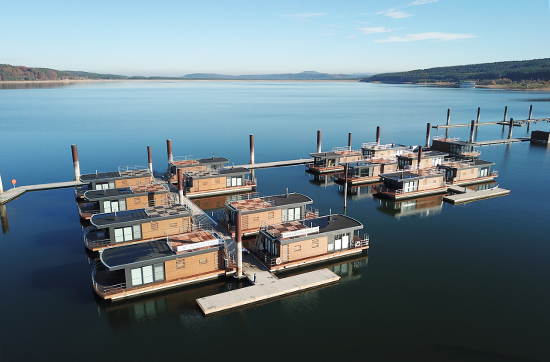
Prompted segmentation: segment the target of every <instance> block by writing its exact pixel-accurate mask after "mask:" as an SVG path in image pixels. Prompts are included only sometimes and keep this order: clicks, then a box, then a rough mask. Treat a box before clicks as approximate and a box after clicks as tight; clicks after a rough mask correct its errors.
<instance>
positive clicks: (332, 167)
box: [306, 147, 363, 174]
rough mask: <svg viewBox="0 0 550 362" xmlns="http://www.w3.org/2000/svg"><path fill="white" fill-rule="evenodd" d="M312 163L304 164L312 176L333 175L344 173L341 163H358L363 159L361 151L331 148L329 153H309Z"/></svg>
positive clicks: (347, 148)
mask: <svg viewBox="0 0 550 362" xmlns="http://www.w3.org/2000/svg"><path fill="white" fill-rule="evenodd" d="M310 156H311V157H313V162H311V163H307V164H306V170H307V171H308V172H311V173H313V174H321V173H334V172H342V171H344V166H342V165H340V163H343V162H354V161H359V160H361V159H362V158H363V155H362V154H361V151H355V150H351V149H350V148H349V147H338V148H333V149H332V151H330V152H320V153H310Z"/></svg>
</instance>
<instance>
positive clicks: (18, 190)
mask: <svg viewBox="0 0 550 362" xmlns="http://www.w3.org/2000/svg"><path fill="white" fill-rule="evenodd" d="M78 185H82V182H80V181H68V182H54V183H49V184H40V185H29V186H19V187H15V188H12V189H9V190H6V191H4V192H2V193H0V204H5V203H7V202H10V201H11V200H13V199H15V198H17V197H19V196H21V195H23V194H24V193H25V192H27V191H41V190H53V189H63V188H67V187H74V186H78Z"/></svg>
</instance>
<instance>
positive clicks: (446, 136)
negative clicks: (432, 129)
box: [445, 108, 451, 139]
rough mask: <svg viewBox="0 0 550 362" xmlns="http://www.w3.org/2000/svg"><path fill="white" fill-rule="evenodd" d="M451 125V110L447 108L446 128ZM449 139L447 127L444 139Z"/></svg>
mask: <svg viewBox="0 0 550 362" xmlns="http://www.w3.org/2000/svg"><path fill="white" fill-rule="evenodd" d="M450 124H451V109H450V108H447V126H449V125H450ZM447 138H449V127H447V128H445V139H447Z"/></svg>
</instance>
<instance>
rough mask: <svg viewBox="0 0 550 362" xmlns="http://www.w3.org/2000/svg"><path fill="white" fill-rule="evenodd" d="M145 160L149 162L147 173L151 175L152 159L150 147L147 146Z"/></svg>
mask: <svg viewBox="0 0 550 362" xmlns="http://www.w3.org/2000/svg"><path fill="white" fill-rule="evenodd" d="M147 160H148V161H149V171H151V173H153V157H151V146H147Z"/></svg>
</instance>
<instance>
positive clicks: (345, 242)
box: [342, 234, 349, 249]
mask: <svg viewBox="0 0 550 362" xmlns="http://www.w3.org/2000/svg"><path fill="white" fill-rule="evenodd" d="M348 248H349V235H348V234H345V235H343V236H342V249H348Z"/></svg>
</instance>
